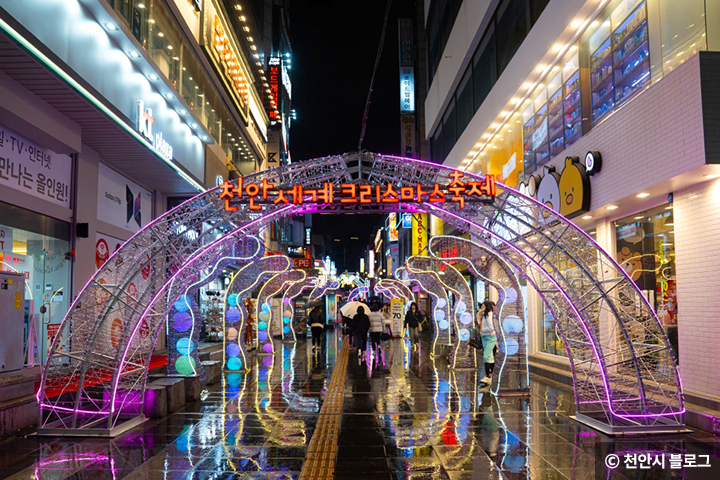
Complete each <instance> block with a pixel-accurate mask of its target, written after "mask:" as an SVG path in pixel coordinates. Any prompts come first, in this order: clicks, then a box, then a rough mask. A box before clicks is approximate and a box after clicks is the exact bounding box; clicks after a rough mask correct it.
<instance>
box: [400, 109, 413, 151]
mask: <svg viewBox="0 0 720 480" xmlns="http://www.w3.org/2000/svg"><path fill="white" fill-rule="evenodd" d="M415 143H416V139H415V115H414V114H412V115H400V146H401V151H402V156H403V157H411V158H414V157H415V156H416V155H415Z"/></svg>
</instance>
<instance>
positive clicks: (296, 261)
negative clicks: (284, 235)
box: [292, 258, 313, 268]
mask: <svg viewBox="0 0 720 480" xmlns="http://www.w3.org/2000/svg"><path fill="white" fill-rule="evenodd" d="M292 262H293V267H294V268H312V267H313V259H312V258H293V259H292Z"/></svg>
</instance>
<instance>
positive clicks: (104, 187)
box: [97, 163, 152, 233]
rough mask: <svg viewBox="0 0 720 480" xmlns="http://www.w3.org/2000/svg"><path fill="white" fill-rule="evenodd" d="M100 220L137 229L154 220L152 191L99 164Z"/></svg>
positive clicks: (98, 206) (98, 202)
mask: <svg viewBox="0 0 720 480" xmlns="http://www.w3.org/2000/svg"><path fill="white" fill-rule="evenodd" d="M97 213H98V220H102V221H103V222H105V223H109V224H110V225H114V226H116V227H119V228H122V229H124V230H127V231H130V232H133V233H135V232H137V231H138V230H140V229H141V228H142V227H144V226H145V225H147V224H148V222H150V220H152V193H150V192H149V191H148V190H145V189H144V188H142V187H140V186H139V185H138V184H137V183H135V182H133V181H132V180H129V179H127V178H125V177H124V176H122V175H120V174H119V173H117V172H116V171H115V170H113V169H111V168H110V167H107V166H105V165H104V164H102V163H100V164H98V198H97Z"/></svg>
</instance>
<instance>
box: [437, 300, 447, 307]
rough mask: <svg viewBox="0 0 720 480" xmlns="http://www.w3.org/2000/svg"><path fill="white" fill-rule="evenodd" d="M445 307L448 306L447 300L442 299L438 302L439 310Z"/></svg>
mask: <svg viewBox="0 0 720 480" xmlns="http://www.w3.org/2000/svg"><path fill="white" fill-rule="evenodd" d="M445 305H447V300H445V299H444V298H440V299H438V301H437V308H443V307H444V306H445Z"/></svg>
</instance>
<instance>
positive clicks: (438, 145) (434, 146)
mask: <svg viewBox="0 0 720 480" xmlns="http://www.w3.org/2000/svg"><path fill="white" fill-rule="evenodd" d="M430 157H431V158H432V160H433V161H434V162H438V163H442V161H443V159H444V158H445V157H444V156H443V148H442V126H439V127H438V128H437V130H435V135H433V136H432V138H431V139H430Z"/></svg>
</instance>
